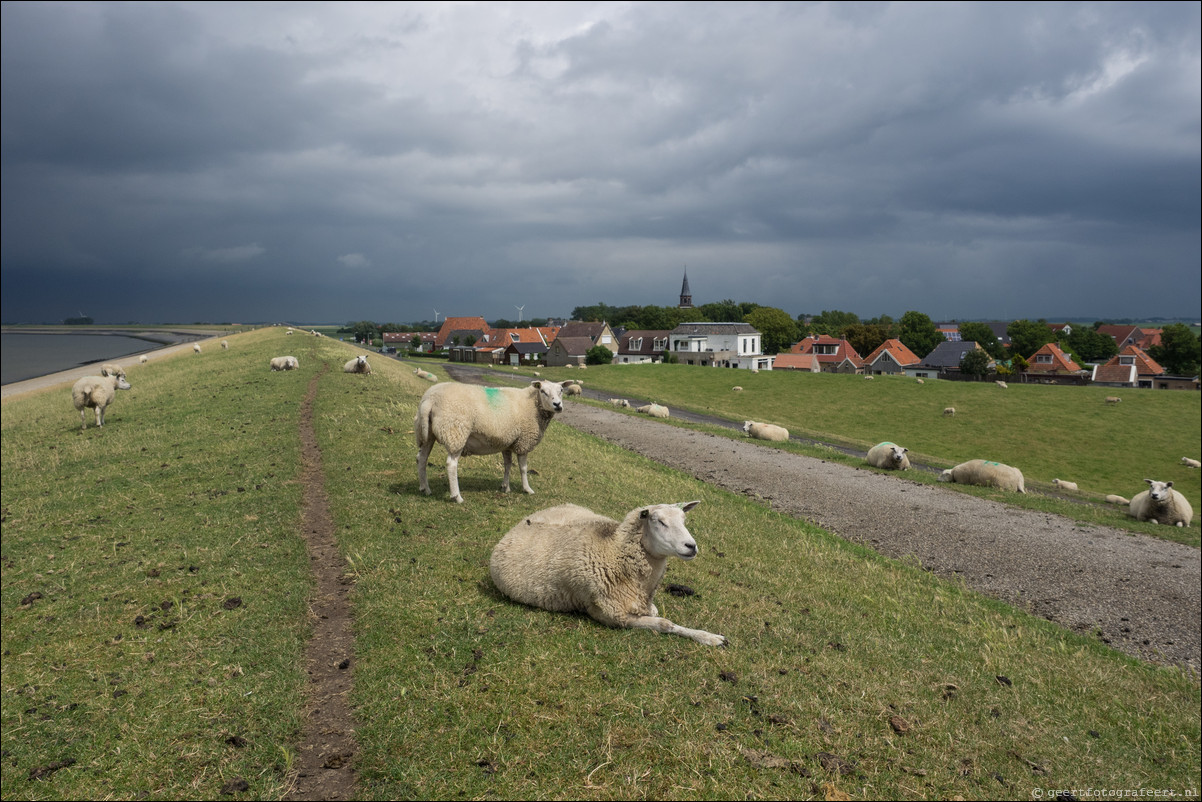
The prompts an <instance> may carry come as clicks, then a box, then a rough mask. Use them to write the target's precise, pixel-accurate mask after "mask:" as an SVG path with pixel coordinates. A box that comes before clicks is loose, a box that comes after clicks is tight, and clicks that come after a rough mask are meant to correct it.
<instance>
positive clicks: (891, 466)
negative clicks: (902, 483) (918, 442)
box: [867, 441, 910, 471]
mask: <svg viewBox="0 0 1202 802" xmlns="http://www.w3.org/2000/svg"><path fill="white" fill-rule="evenodd" d="M909 450H910V449H908V448H902V447H901V446H899V445H898V444H897V443H890V442H888V441H886V442H884V443H877V444H876V445H875V446H873V447H872V448H870V449H868V457H867V459H868V464H869V465H871V466H872V467H874V468H885V469H886V470H890V471H906V470H909V469H910V458H909V457H907V456H906V452H907V451H909Z"/></svg>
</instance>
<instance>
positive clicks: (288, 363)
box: [271, 356, 300, 370]
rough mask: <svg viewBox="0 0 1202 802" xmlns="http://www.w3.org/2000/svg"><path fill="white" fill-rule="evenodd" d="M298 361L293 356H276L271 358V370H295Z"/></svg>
mask: <svg viewBox="0 0 1202 802" xmlns="http://www.w3.org/2000/svg"><path fill="white" fill-rule="evenodd" d="M299 367H300V362H298V361H297V359H296V357H294V356H276V357H272V359H271V369H272V370H296V369H297V368H299Z"/></svg>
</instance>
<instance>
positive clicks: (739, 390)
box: [730, 384, 743, 393]
mask: <svg viewBox="0 0 1202 802" xmlns="http://www.w3.org/2000/svg"><path fill="white" fill-rule="evenodd" d="M730 389H731V390H732V391H733V392H736V393H741V392H743V388H742V387H740V386H739V385H737V384H736V385H735V386H734V387H731V388H730Z"/></svg>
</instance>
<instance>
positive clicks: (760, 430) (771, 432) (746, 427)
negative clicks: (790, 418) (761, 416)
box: [743, 420, 789, 443]
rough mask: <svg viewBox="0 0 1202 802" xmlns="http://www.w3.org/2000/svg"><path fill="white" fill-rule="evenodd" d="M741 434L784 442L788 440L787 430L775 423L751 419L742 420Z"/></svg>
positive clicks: (757, 438)
mask: <svg viewBox="0 0 1202 802" xmlns="http://www.w3.org/2000/svg"><path fill="white" fill-rule="evenodd" d="M743 434H745V435H747V436H748V437H753V438H755V439H756V440H771V441H773V442H776V443H785V442H788V440H789V430H788V429H786V428H785V427H783V426H777V425H776V424H775V423H758V422H756V421H753V420H745V421H743Z"/></svg>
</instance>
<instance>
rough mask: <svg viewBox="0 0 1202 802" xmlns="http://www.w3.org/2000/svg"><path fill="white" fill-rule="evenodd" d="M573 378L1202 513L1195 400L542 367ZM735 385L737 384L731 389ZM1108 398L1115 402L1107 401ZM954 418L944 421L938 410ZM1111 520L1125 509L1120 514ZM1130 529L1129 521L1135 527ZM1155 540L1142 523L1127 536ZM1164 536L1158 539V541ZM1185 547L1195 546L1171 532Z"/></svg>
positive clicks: (829, 377)
mask: <svg viewBox="0 0 1202 802" xmlns="http://www.w3.org/2000/svg"><path fill="white" fill-rule="evenodd" d="M540 373H542V375H544V376H546V377H548V378H555V379H563V378H572V377H575V378H579V379H582V380H583V381H585V383H586V386H587V387H589V388H590V389H593V390H603V391H605V392H607V393H612V394H613V395H615V396H630V397H637V398H642V399H647V400H653V401H656V402H658V403H661V404H666V405H667V406H669V407H677V408H685V409H692V410H694V411H697V412H704V413H707V414H712V415H717V416H719V417H723V418H727V419H729V420H732V421H742V420H744V419H751V420H760V421H768V422H771V423H776V424H779V425H781V426H785V427H786V428H788V429H789V432H790V433H791V434H793V435H800V436H809V437H814V438H817V439H822V440H826V441H829V442H834V443H838V444H844V445H849V446H854V447H856V448H859V449H861V450H865V451H866V450H867V449H868V448H870V447H871V446H873V445H874V444H876V443H879V442H881V441H884V440H889V441H892V442H895V443H900V444H901V445H903V446H905V447H907V448H909V449H910V451H911V457H912V458H917V459H919V460H921V461H923V462H926V463H929V464H932V465H938V466H942V467H950V466H952V465H955V464H956V463H959V462H963V461H965V460H969V459H978V458H982V459H990V460H995V461H997V462H1004V463H1007V464H1010V465H1015V466H1018V467H1019V468H1021V469H1022V471H1023V474H1024V475H1025V477H1026V480H1027V487H1028V489H1044V490H1051V489H1052V479H1054V478H1060V479H1067V480H1069V481H1073V482H1077V483H1078V485H1079V486H1080V488H1081V490H1082V491H1083V493H1082V497H1084V498H1092V499H1101V498H1103V497H1105V496H1106V495H1107V494H1109V493H1115V494H1118V495H1122V496H1125V497H1127V498H1131V497H1132V496H1134V495H1135V494H1137V493H1139V492H1142V491H1143V490H1145V489H1147V485H1146V484H1144V479H1156V480H1159V481H1172V482H1173V483H1174V485H1173V486H1174V487H1175V488H1176V489H1177V490H1179V491H1180V492H1181V493H1183V494H1184V495H1185V496H1186V498H1188V499H1189V501H1190V503H1191V505H1192V506H1193V508H1194V513H1195V515H1194V520H1195V524H1196V523H1197V521H1198V520H1199V518H1198V514H1199V512H1200V511H1202V472H1199V471H1198V470H1197V469H1196V468H1189V467H1187V466H1185V465H1183V464H1182V463H1181V458H1182V457H1187V456H1188V457H1192V458H1195V459H1197V458H1198V457H1199V453H1200V452H1199V449H1200V448H1202V398H1200V397H1199V393H1190V392H1168V391H1154V390H1126V391H1116V390H1115V389H1114V388H1097V387H1055V386H1046V385H1022V384H1017V383H1012V384H1010V386H1009V387H1008V388H1007V389H1004V390H1003V389H1002V388H1000V387H998V386H997V385H995V384H994V383H993V382H984V383H969V382H948V381H928V382H926V383H925V384H921V385H920V384H918V383H916V382H915V381H914V380H913V379H907V378H904V377H892V376H876V377H874V380H873V381H866V380H865V379H864V377H863V376H850V375H836V374H810V373H799V372H793V371H772V372H761V373H757V374H752V373H750V372H748V371H732V370H722V369H700V368H697V367H693V366H687V365H610V366H603V367H590V368H588V370H586V371H584V372H580V371H578V370H565V369H562V368H561V369H548V370H540ZM735 385H738V386H741V387H743V388H744V389H743V391H742V392H734V391H732V390H731V388H732V387H733V386H735ZM1108 395H1118V396H1120V397H1122V398H1123V402H1122V403H1120V404H1115V405H1108V404H1106V403H1105V398H1106V396H1108ZM949 406H950V407H955V409H956V415H955V417H951V418H944V417H943V409H944V408H945V407H949ZM1117 517H1118V518H1119V519H1120V521H1121V518H1122V517H1123V516H1122V511H1119V514H1118V516H1117ZM1132 523H1134V522H1132ZM1133 528H1135V529H1137V530H1139V531H1152V532H1153V533H1154V532H1155V530H1154V528H1153V527H1151V526H1148V525H1145V526H1139V525H1137V526H1135V527H1133ZM1161 534H1162V535H1163V534H1166V533H1164V532H1162V533H1161ZM1177 534H1179V535H1182V536H1184V537H1186V538H1187V539H1190V540H1191V542H1193V543H1194V544H1195V545H1196V544H1197V540H1196V537H1194V536H1190V535H1189V534H1188V533H1177Z"/></svg>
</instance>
